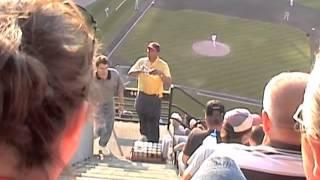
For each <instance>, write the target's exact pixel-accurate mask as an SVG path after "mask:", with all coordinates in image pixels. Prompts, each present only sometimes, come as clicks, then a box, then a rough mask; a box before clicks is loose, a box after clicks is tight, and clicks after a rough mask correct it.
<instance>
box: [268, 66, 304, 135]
mask: <svg viewBox="0 0 320 180" xmlns="http://www.w3.org/2000/svg"><path fill="white" fill-rule="evenodd" d="M308 78H309V75H308V74H306V73H300V72H290V73H289V72H288V73H281V74H279V75H276V76H274V77H273V78H272V79H271V80H270V81H269V83H268V84H267V85H266V87H265V90H264V96H263V109H264V111H265V112H266V113H267V114H268V116H269V118H270V120H271V123H272V125H273V126H275V127H284V128H286V127H288V128H290V129H292V131H294V130H293V128H292V127H293V125H294V123H293V122H294V121H293V118H292V116H293V115H294V113H295V112H296V110H297V107H298V106H299V105H300V104H301V103H302V102H303V95H304V91H305V88H306V84H307V81H308Z"/></svg>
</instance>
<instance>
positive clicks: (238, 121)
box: [224, 108, 261, 133]
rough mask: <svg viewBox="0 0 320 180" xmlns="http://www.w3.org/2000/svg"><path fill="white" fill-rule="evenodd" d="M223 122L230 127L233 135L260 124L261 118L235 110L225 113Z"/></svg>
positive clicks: (244, 111) (247, 112)
mask: <svg viewBox="0 0 320 180" xmlns="http://www.w3.org/2000/svg"><path fill="white" fill-rule="evenodd" d="M224 121H225V122H227V123H228V124H230V125H231V126H232V128H233V131H234V132H235V133H240V132H244V131H247V130H249V129H251V128H252V126H255V125H258V124H260V123H261V118H260V116H259V115H257V114H251V113H250V112H249V111H248V110H247V109H243V108H236V109H232V110H230V111H228V112H226V114H225V116H224Z"/></svg>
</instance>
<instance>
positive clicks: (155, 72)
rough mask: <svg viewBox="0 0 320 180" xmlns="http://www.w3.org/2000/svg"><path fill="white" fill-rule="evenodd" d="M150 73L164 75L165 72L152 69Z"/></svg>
mask: <svg viewBox="0 0 320 180" xmlns="http://www.w3.org/2000/svg"><path fill="white" fill-rule="evenodd" d="M149 74H151V75H158V76H163V72H162V71H161V70H159V69H152V70H151V71H150V72H149Z"/></svg>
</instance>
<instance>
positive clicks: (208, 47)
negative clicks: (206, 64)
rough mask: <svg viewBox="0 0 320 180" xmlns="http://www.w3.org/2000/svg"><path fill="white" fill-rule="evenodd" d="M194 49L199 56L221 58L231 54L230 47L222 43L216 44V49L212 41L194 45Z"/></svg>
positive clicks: (199, 42)
mask: <svg viewBox="0 0 320 180" xmlns="http://www.w3.org/2000/svg"><path fill="white" fill-rule="evenodd" d="M192 49H193V51H194V52H196V53H197V54H200V55H202V56H210V57H221V56H225V55H227V54H229V53H230V47H229V46H228V45H226V44H223V43H221V42H216V47H214V46H213V44H212V41H208V40H206V41H198V42H195V43H193V45H192Z"/></svg>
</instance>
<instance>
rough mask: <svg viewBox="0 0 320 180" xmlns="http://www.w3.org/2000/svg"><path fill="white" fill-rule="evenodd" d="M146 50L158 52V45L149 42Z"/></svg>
mask: <svg viewBox="0 0 320 180" xmlns="http://www.w3.org/2000/svg"><path fill="white" fill-rule="evenodd" d="M147 48H149V49H153V50H156V51H157V52H160V44H159V43H158V42H150V43H149V44H148V46H147Z"/></svg>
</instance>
